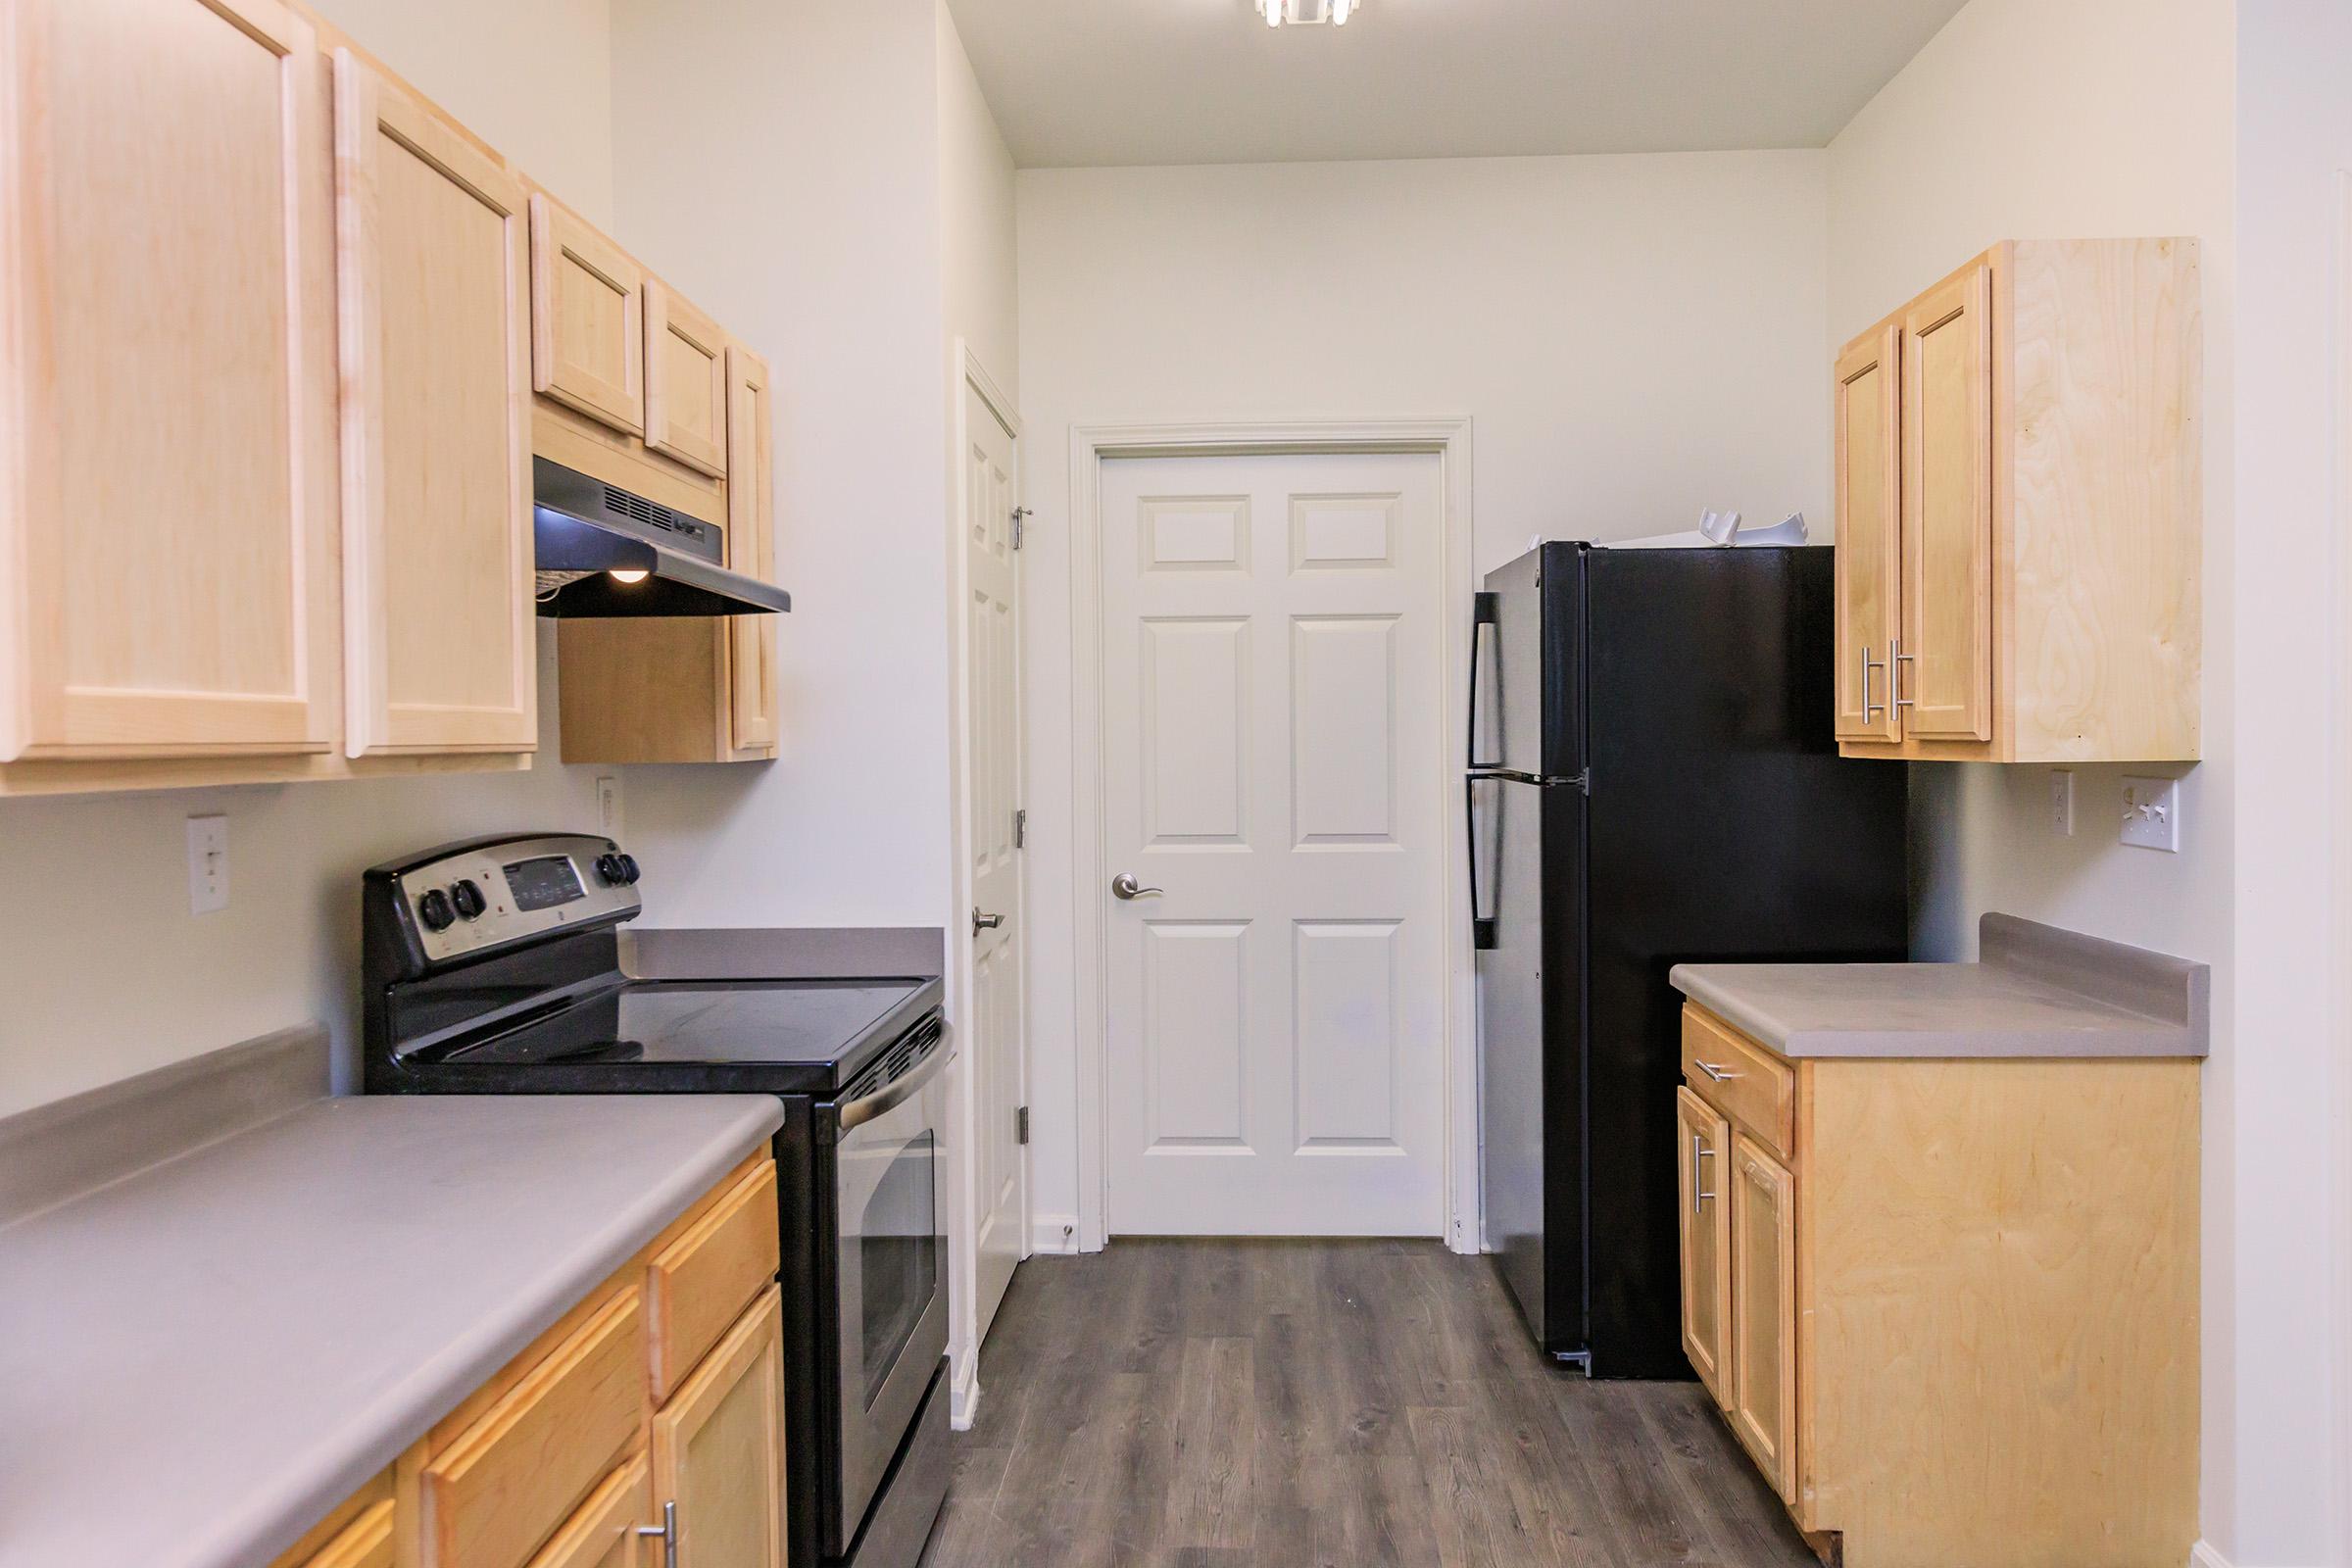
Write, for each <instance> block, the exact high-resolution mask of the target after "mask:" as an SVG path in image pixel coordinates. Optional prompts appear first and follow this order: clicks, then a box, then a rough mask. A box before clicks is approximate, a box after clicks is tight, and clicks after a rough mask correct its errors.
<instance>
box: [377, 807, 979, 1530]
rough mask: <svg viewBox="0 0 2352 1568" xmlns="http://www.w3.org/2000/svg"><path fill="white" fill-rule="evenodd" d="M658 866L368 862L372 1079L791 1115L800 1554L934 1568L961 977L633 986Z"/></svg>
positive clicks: (454, 853) (784, 1195)
mask: <svg viewBox="0 0 2352 1568" xmlns="http://www.w3.org/2000/svg"><path fill="white" fill-rule="evenodd" d="M638 876H639V867H638V865H637V862H636V860H635V859H634V858H631V857H630V856H628V855H626V854H625V853H623V852H622V851H621V849H620V848H619V846H618V845H616V844H614V843H613V841H612V840H610V839H605V838H596V837H588V836H583V835H575V834H560V833H551V834H534V835H529V836H523V837H507V838H496V839H479V840H473V841H469V842H466V843H463V844H452V845H445V846H443V847H441V848H439V849H435V850H429V851H426V852H424V853H423V854H421V855H417V856H412V857H409V858H405V859H401V860H396V861H392V862H389V863H387V864H384V865H379V866H376V867H375V868H373V869H372V870H370V871H368V873H367V876H366V879H365V882H364V885H363V891H362V898H361V903H362V910H363V919H364V927H365V934H364V939H363V945H362V961H361V967H362V973H363V977H364V981H365V985H366V990H367V998H366V1008H365V1021H364V1034H365V1053H364V1057H365V1080H366V1087H367V1090H368V1093H369V1094H459V1095H511V1094H593V1095H631V1094H764V1095H773V1096H775V1097H777V1098H778V1099H779V1100H781V1101H782V1102H783V1104H784V1125H783V1127H782V1128H781V1129H780V1130H779V1131H778V1132H777V1134H776V1138H775V1155H776V1176H777V1197H778V1202H779V1205H780V1209H779V1216H778V1217H779V1221H780V1227H779V1236H780V1240H781V1244H782V1245H781V1254H782V1266H781V1268H780V1269H779V1271H778V1279H779V1281H780V1283H781V1284H782V1286H783V1299H784V1352H785V1362H786V1365H785V1379H784V1383H785V1391H786V1393H785V1402H786V1411H785V1416H786V1422H787V1425H788V1427H789V1428H790V1430H789V1431H788V1432H787V1433H786V1437H785V1445H784V1447H785V1455H786V1464H787V1488H786V1509H785V1512H786V1521H787V1544H788V1546H789V1548H790V1549H789V1553H788V1560H789V1561H791V1562H794V1563H811V1564H814V1563H819V1562H823V1563H828V1564H831V1563H839V1564H845V1565H855V1568H912V1565H913V1564H914V1563H915V1561H916V1560H917V1558H918V1557H919V1555H920V1552H921V1549H922V1545H923V1542H924V1540H925V1538H926V1537H927V1535H928V1534H929V1531H930V1528H931V1525H932V1522H933V1521H934V1520H935V1519H936V1517H937V1515H938V1512H939V1507H940V1503H941V1501H942V1499H943V1498H944V1497H945V1495H946V1491H947V1442H946V1427H947V1413H948V1412H947V1406H948V1397H947V1388H946V1381H947V1380H946V1378H945V1376H944V1375H943V1373H942V1367H943V1365H944V1360H945V1354H946V1349H947V1316H948V1312H947V1279H948V1270H947V1267H946V1262H947V1258H946V1236H945V1231H944V1227H943V1225H942V1222H941V1211H942V1201H941V1190H942V1185H943V1183H942V1172H941V1169H940V1159H941V1150H942V1148H943V1143H944V1140H943V1137H942V1131H943V1124H944V1119H945V1099H946V1089H945V1080H944V1072H945V1069H946V1067H947V1064H948V1062H949V1060H950V1059H951V1057H952V1055H953V1053H952V1051H951V1049H950V1048H949V1045H948V1041H947V1032H946V1026H945V1022H944V1019H943V1017H942V1014H941V1000H942V995H943V988H942V985H941V982H940V980H939V979H938V978H937V977H935V976H928V977H927V976H906V977H901V978H879V979H877V978H871V977H861V978H844V979H809V978H798V977H796V978H790V979H783V978H779V979H747V978H744V977H742V976H729V977H727V978H724V979H710V980H694V979H681V978H675V977H663V978H660V979H652V978H645V977H641V976H637V975H633V974H630V973H629V972H628V971H627V968H626V965H625V964H624V963H623V961H622V956H621V945H620V939H619V935H618V932H619V928H620V926H621V925H623V924H624V923H625V922H627V921H629V920H631V919H634V918H635V917H636V916H637V914H638V913H639V911H640V909H641V907H642V905H641V903H640V900H639V898H638V895H637V889H636V884H637V880H638ZM680 1527H681V1529H682V1530H687V1531H691V1529H692V1528H693V1525H692V1521H690V1520H687V1519H685V1518H684V1517H683V1516H681V1519H680Z"/></svg>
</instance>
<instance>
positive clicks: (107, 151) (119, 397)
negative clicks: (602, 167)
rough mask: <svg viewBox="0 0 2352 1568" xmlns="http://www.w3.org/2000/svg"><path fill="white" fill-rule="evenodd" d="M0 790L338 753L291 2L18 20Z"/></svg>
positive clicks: (6, 156)
mask: <svg viewBox="0 0 2352 1568" xmlns="http://www.w3.org/2000/svg"><path fill="white" fill-rule="evenodd" d="M5 24H6V26H7V27H8V29H9V37H8V40H7V47H6V48H5V49H0V72H4V73H6V78H7V79H6V80H5V81H0V199H4V200H5V201H6V203H7V204H8V206H7V210H5V211H0V299H5V300H6V301H7V305H6V308H5V316H6V322H7V331H6V332H5V333H0V443H4V444H5V445H6V447H7V451H6V453H5V455H4V456H0V559H5V560H6V561H8V562H9V568H8V570H7V571H5V572H0V762H7V761H10V760H18V759H40V758H73V759H91V758H187V757H206V756H222V755H237V754H270V753H279V754H284V753H309V752H326V751H328V750H330V749H331V748H332V747H333V746H334V744H335V740H336V734H337V722H338V718H339V708H340V703H339V700H338V693H337V691H336V685H337V681H336V663H335V660H336V651H335V642H336V622H335V613H336V604H335V596H336V581H335V571H334V562H335V548H334V536H333V529H334V506H335V500H334V479H333V475H334V446H333V442H334V404H335V379H334V378H335V366H334V352H335V344H334V298H333V290H334V278H333V257H332V245H333V238H334V228H333V217H332V213H331V211H330V209H329V197H328V191H329V179H328V174H327V167H326V165H327V158H328V154H329V136H328V123H327V112H326V97H325V85H326V82H325V72H324V70H323V69H322V63H321V61H320V58H319V51H318V44H317V40H316V35H315V33H314V31H313V28H312V27H311V25H310V24H309V23H307V22H306V21H304V20H302V19H301V18H300V17H298V16H297V15H296V14H295V13H293V12H292V11H290V10H289V9H287V8H286V7H285V6H282V5H280V4H278V3H276V0H113V3H111V4H107V5H93V4H89V3H87V0H17V3H15V4H13V5H11V6H9V7H8V9H7V13H6V19H5Z"/></svg>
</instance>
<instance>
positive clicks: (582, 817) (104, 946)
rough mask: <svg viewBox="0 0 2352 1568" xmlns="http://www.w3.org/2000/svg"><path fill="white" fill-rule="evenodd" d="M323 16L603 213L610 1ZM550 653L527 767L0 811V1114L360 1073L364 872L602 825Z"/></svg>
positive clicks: (370, 2) (333, 5) (326, 3)
mask: <svg viewBox="0 0 2352 1568" xmlns="http://www.w3.org/2000/svg"><path fill="white" fill-rule="evenodd" d="M319 9H320V10H321V11H322V12H323V13H325V14H326V15H327V16H328V17H329V18H330V19H331V20H333V21H334V22H336V23H337V25H342V26H345V27H347V28H348V29H349V30H350V31H351V34H352V36H353V37H355V38H356V39H358V40H359V41H360V42H361V44H363V45H364V46H366V47H367V48H368V49H369V50H370V52H372V53H374V54H376V55H378V56H379V57H380V58H382V59H383V61H384V62H385V64H386V65H388V66H390V67H391V69H392V70H394V71H396V72H398V73H401V74H402V75H404V76H405V77H407V78H408V79H409V80H410V81H411V82H413V83H414V84H415V85H416V86H417V90H419V91H421V92H423V93H425V94H427V95H429V96H431V97H432V98H434V99H435V100H436V101H437V102H439V103H441V104H442V105H443V106H444V107H446V108H447V109H449V110H450V111H451V112H453V113H454V114H456V115H458V116H459V117H460V118H461V119H463V120H465V121H466V123H469V124H471V125H472V126H474V127H475V128H476V129H477V130H478V131H479V132H480V133H481V134H482V135H483V136H484V137H485V138H487V139H488V140H490V141H491V142H492V143H493V144H494V145H496V146H498V147H500V148H501V149H502V150H503V151H505V152H507V153H509V154H510V155H512V156H513V157H515V159H516V160H517V161H519V162H520V163H521V164H522V165H523V166H524V167H525V168H527V169H529V170H530V171H531V172H533V173H534V174H536V175H538V176H540V177H542V178H544V179H545V180H546V181H547V183H548V185H549V187H550V188H551V189H553V190H555V191H556V192H557V193H558V194H559V195H561V196H563V197H564V200H566V201H568V202H572V203H574V204H576V205H577V206H578V207H579V208H580V209H581V211H583V212H585V213H587V214H589V215H591V216H592V217H593V216H596V215H599V214H602V213H604V212H606V211H608V210H609V208H610V206H611V202H612V171H611V169H610V167H609V163H608V155H609V149H610V147H611V145H612V133H611V128H610V102H611V89H612V82H611V75H610V66H609V61H610V46H609V41H608V25H607V20H606V14H605V6H604V0H517V3H515V4H512V5H508V6H505V7H503V8H495V7H494V8H487V9H486V8H483V7H481V6H478V5H474V4H469V3H467V0H319ZM461 34H462V35H463V36H464V37H465V39H466V47H465V48H463V49H454V48H452V47H450V40H451V38H453V37H455V36H459V35H461ZM550 646H551V645H550V644H549V643H547V642H545V641H543V644H542V658H541V661H540V663H541V692H542V698H543V700H542V719H543V722H542V724H541V735H540V759H541V762H542V765H541V766H540V767H539V768H538V769H536V770H534V771H533V772H530V773H527V774H520V775H515V774H508V775H477V776H471V777H467V776H463V775H460V776H451V777H441V778H430V779H403V780H382V781H376V782H370V783H364V784H305V785H293V786H285V787H279V788H270V789H238V790H212V791H180V792H171V793H166V794H162V795H152V796H123V797H118V798H113V799H105V800H58V801H0V869H4V870H5V874H6V876H7V878H8V881H9V884H10V886H11V887H12V888H14V889H16V890H18V893H19V894H20V898H18V899H12V900H11V901H9V902H7V903H5V904H0V953H5V954H7V955H8V965H7V972H6V975H5V979H4V980H0V1115H6V1114H8V1113H9V1112H11V1111H15V1110H21V1109H24V1108H25V1107H27V1106H30V1105H36V1104H40V1103H44V1102H46V1101H50V1100H55V1099H58V1098H60V1097H62V1096H65V1095H70V1094H73V1093H76V1092H78V1091H80V1090H84V1089H90V1088H95V1087H96V1086H98V1085H100V1084H104V1083H109V1082H112V1081H113V1080H115V1079H117V1078H121V1077H123V1076H126V1075H128V1074H130V1073H134V1072H140V1071H144V1070H146V1069H148V1068H152V1067H159V1066H163V1065H165V1064H167V1063H170V1062H172V1061H176V1060H179V1059H181V1058H183V1057H186V1056H190V1055H194V1054H199V1053H201V1052H205V1051H210V1050H216V1049H218V1048H220V1047H221V1046H225V1045H230V1044H233V1043H235V1042H236V1041H239V1040H243V1039H248V1038H250V1037H252V1036H254V1035H257V1034H262V1033H264V1032H267V1031H269V1030H272V1029H281V1028H284V1027H286V1026H287V1025H289V1024H294V1023H299V1022H301V1021H303V1020H304V1019H308V1018H320V1019H324V1020H326V1022H327V1023H328V1025H329V1027H330V1028H331V1029H332V1031H333V1033H334V1035H335V1039H336V1044H337V1048H338V1050H339V1051H341V1052H343V1053H344V1054H345V1060H346V1061H347V1062H349V1061H351V1060H356V1053H357V1044H358V1034H357V1011H358V1005H359V874H360V872H361V871H362V870H363V869H365V868H366V867H367V866H368V865H370V864H372V863H374V862H375V861H377V860H381V859H385V858H390V857H392V856H394V855H398V854H403V853H405V852H408V851H412V850H417V849H422V848H425V847H427V846H429V845H432V844H436V843H439V842H442V841H443V840H445V839H455V838H462V837H465V836H466V835H468V834H478V833H491V832H503V831H508V830H511V829H529V828H546V827H593V826H594V824H595V821H596V800H595V782H594V775H593V774H592V773H589V772H586V771H584V770H577V769H566V768H564V767H562V766H559V765H555V764H554V762H553V759H554V758H555V756H556V737H555V723H554V717H555V697H554V691H555V686H554V679H555V677H554V665H553V661H552V659H550V658H548V657H546V655H547V652H548V649H549V647H550ZM212 811H224V812H226V813H227V815H228V818H229V862H230V872H229V907H228V908H227V909H225V910H223V911H221V912H220V913H217V914H209V915H202V916H196V915H190V914H189V913H188V894H187V848H186V834H185V828H184V826H183V822H184V819H185V818H186V817H188V816H189V815H191V814H195V813H199V812H212ZM34 890H38V892H37V898H36V896H35V892H34ZM648 898H649V902H650V903H651V904H652V906H653V907H654V908H655V910H656V912H657V913H659V912H660V911H661V909H662V893H661V892H660V890H659V889H658V888H654V887H651V886H649V889H648Z"/></svg>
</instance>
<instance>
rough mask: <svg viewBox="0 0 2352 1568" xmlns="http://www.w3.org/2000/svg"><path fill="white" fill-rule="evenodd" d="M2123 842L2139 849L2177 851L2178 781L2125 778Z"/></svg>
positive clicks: (2178, 823)
mask: <svg viewBox="0 0 2352 1568" xmlns="http://www.w3.org/2000/svg"><path fill="white" fill-rule="evenodd" d="M2123 842H2125V843H2126V844H2130V845H2131V846H2133V847H2135V848H2137V849H2142V850H2163V851H2165V852H2166V853H2167V854H2171V855H2178V854H2179V853H2180V780H2179V779H2173V778H2126V779H2125V780H2124V827H2123Z"/></svg>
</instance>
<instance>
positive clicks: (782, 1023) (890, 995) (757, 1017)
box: [447, 980, 926, 1066]
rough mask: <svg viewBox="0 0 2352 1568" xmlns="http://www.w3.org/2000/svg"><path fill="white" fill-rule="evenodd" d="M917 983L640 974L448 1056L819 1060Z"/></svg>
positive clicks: (498, 1060)
mask: <svg viewBox="0 0 2352 1568" xmlns="http://www.w3.org/2000/svg"><path fill="white" fill-rule="evenodd" d="M925 983H926V982H923V981H919V980H694V981H676V980H638V981H632V982H630V983H629V984H628V985H626V986H622V987H619V988H617V989H615V990H612V991H607V992H602V993H600V994H598V995H596V996H593V997H590V998H587V999H586V1000H584V1001H581V1002H577V1003H574V1004H572V1005H569V1006H567V1007H565V1008H564V1010H562V1011H561V1012H557V1013H554V1014H551V1015H550V1016H548V1017H545V1018H539V1019H535V1020H533V1021H532V1022H529V1023H526V1024H523V1025H521V1026H520V1027H517V1028H515V1029H511V1030H509V1031H507V1032H506V1033H505V1034H502V1035H498V1036H495V1037H493V1038H492V1039H489V1040H486V1041H483V1042H482V1043H481V1044H479V1045H475V1046H470V1047H467V1048H466V1049H465V1050H462V1051H457V1052H453V1053H451V1054H450V1055H449V1057H448V1058H447V1059H448V1060H450V1061H453V1062H466V1063H474V1064H482V1065H500V1066H516V1065H527V1064H531V1063H549V1064H556V1063H561V1064H564V1065H572V1064H584V1063H593V1062H664V1063H674V1064H740V1063H759V1062H786V1063H792V1064H795V1065H823V1064H827V1063H831V1062H835V1061H838V1060H840V1059H841V1058H842V1057H843V1056H844V1055H845V1054H848V1053H849V1052H851V1051H852V1050H854V1049H855V1048H856V1047H857V1046H858V1044H859V1042H860V1041H861V1040H862V1039H863V1038H864V1037H865V1035H866V1032H867V1031H868V1030H870V1029H872V1028H873V1026H874V1025H875V1024H877V1023H879V1022H881V1021H882V1020H883V1019H884V1018H885V1017H887V1016H888V1015H889V1014H890V1012H891V1010H892V1009H893V1008H895V1007H898V1006H900V1005H902V1004H904V1003H905V1002H906V1001H907V999H908V998H910V997H912V996H913V995H914V994H915V993H916V992H918V991H920V990H921V989H922V988H923V986H924V984H925Z"/></svg>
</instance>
